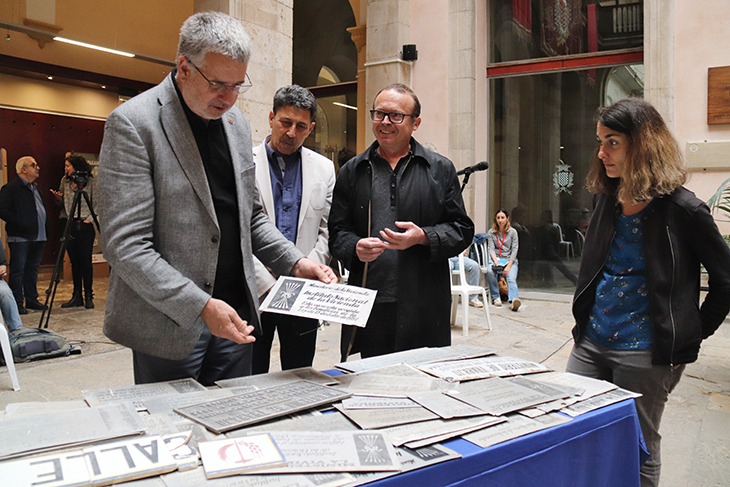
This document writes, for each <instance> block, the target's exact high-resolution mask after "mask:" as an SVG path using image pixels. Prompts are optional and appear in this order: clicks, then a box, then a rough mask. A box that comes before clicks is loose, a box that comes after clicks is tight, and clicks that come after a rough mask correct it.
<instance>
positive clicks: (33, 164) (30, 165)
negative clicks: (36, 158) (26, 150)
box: [25, 162, 38, 168]
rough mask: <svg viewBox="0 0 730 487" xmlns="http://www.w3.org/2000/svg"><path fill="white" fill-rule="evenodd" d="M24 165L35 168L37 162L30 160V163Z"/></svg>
mask: <svg viewBox="0 0 730 487" xmlns="http://www.w3.org/2000/svg"><path fill="white" fill-rule="evenodd" d="M25 167H33V168H37V167H38V164H36V163H35V162H31V163H30V164H26V165H25Z"/></svg>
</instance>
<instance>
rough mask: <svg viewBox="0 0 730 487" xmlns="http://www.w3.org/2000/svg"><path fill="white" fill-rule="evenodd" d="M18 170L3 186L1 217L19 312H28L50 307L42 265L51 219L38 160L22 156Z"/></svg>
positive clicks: (10, 282)
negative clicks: (42, 289)
mask: <svg viewBox="0 0 730 487" xmlns="http://www.w3.org/2000/svg"><path fill="white" fill-rule="evenodd" d="M15 171H16V172H17V173H18V178H16V179H13V180H12V181H10V182H9V183H8V184H6V185H5V186H3V187H2V189H0V218H2V219H3V220H5V230H6V231H7V234H8V247H9V248H10V279H9V284H10V289H12V290H13V296H14V297H15V302H16V303H17V304H18V312H19V313H20V314H26V313H28V311H27V309H26V308H30V309H37V310H43V309H46V306H45V305H44V304H41V303H39V302H38V267H39V266H40V265H41V258H42V257H43V247H44V246H45V244H46V237H47V235H48V219H47V218H46V208H45V207H44V206H43V198H42V196H41V193H40V190H39V189H38V184H36V182H35V180H36V179H38V176H40V168H39V167H38V163H37V162H36V161H35V159H33V158H32V157H30V156H25V157H21V158H20V159H18V162H17V163H16V164H15ZM24 297H25V307H24V306H23V298H24Z"/></svg>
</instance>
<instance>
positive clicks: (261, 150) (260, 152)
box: [253, 141, 276, 224]
mask: <svg viewBox="0 0 730 487" xmlns="http://www.w3.org/2000/svg"><path fill="white" fill-rule="evenodd" d="M265 144H266V142H265V141H264V142H263V143H262V144H261V145H259V146H258V147H257V148H256V151H255V152H254V156H253V157H254V163H255V164H256V184H257V185H258V187H259V194H261V202H262V203H263V205H264V211H265V212H266V214H267V215H268V216H269V218H270V219H271V221H273V222H274V224H276V211H274V194H273V193H272V191H271V172H269V158H268V156H267V155H266V147H264V145H265Z"/></svg>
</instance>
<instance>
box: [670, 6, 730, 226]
mask: <svg viewBox="0 0 730 487" xmlns="http://www.w3.org/2000/svg"><path fill="white" fill-rule="evenodd" d="M674 2H675V12H676V15H675V19H674V20H675V23H674V40H675V52H674V56H675V57H674V65H675V68H677V69H675V72H674V73H673V74H674V78H673V79H674V88H675V89H674V113H675V123H674V133H675V135H676V136H677V139H678V141H679V145H680V147H681V148H682V149H683V150H686V148H687V145H688V143H689V142H703V141H711V142H719V141H722V142H727V143H728V144H729V145H730V124H722V125H708V124H707V71H708V68H711V67H720V66H730V53H729V52H728V51H727V49H723V48H719V46H728V45H730V29H728V28H727V26H728V25H730V4H729V3H728V2H727V1H726V0H705V1H703V2H702V3H701V7H700V6H699V5H698V4H697V2H693V1H692V0H674ZM700 33H701V35H699V34H700ZM729 177H730V157H729V158H728V162H727V167H726V168H724V169H723V170H715V171H701V170H700V171H692V177H691V180H690V182H689V183H688V184H687V186H688V187H689V188H690V189H691V190H692V191H694V192H695V193H696V194H697V196H698V197H700V198H701V199H703V200H707V199H708V198H709V197H710V196H712V195H713V194H714V192H715V190H716V189H717V187H718V185H719V184H720V182H722V181H724V180H726V179H727V178H729ZM719 225H720V226H721V230H722V231H723V233H730V224H723V223H719Z"/></svg>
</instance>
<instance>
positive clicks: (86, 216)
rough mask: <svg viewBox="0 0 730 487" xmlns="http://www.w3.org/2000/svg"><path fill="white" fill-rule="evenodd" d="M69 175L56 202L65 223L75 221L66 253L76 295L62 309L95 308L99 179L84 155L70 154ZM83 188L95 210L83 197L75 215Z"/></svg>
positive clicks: (68, 162)
mask: <svg viewBox="0 0 730 487" xmlns="http://www.w3.org/2000/svg"><path fill="white" fill-rule="evenodd" d="M64 170H65V172H66V174H65V175H64V176H63V178H61V185H60V187H59V189H58V191H53V190H51V192H52V193H53V195H54V196H55V197H56V201H59V202H60V203H61V209H62V211H61V215H62V216H65V218H61V220H60V221H61V222H64V221H67V219H70V220H71V227H70V229H69V235H68V243H67V244H66V251H67V252H68V258H69V260H70V261H71V273H72V275H73V284H74V289H73V295H72V296H71V299H70V300H69V301H67V302H65V303H63V304H62V305H61V308H73V307H76V306H84V307H85V308H86V309H92V308H93V307H94V290H93V281H94V266H93V263H92V260H91V254H92V251H93V250H94V238H95V237H96V231H95V230H94V221H93V220H94V218H93V216H92V215H91V211H92V209H93V206H94V188H95V187H96V180H95V179H94V177H93V176H92V174H91V166H89V163H88V162H87V161H86V159H85V158H84V157H83V156H76V155H73V154H71V153H67V155H66V161H65V163H64ZM79 182H85V183H86V184H85V186H83V187H79V184H78V183H79ZM80 189H83V190H84V191H86V194H87V195H88V196H89V201H90V202H91V207H89V205H88V203H87V202H86V199H85V198H84V197H83V196H82V197H81V198H80V199H79V202H78V208H77V210H76V211H74V214H73V215H71V214H69V212H70V211H71V205H72V204H73V200H74V196H75V195H76V191H78V190H80ZM64 230H65V225H63V228H61V229H60V231H61V235H63V232H64Z"/></svg>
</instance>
